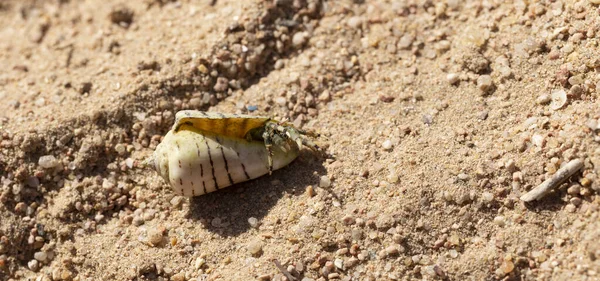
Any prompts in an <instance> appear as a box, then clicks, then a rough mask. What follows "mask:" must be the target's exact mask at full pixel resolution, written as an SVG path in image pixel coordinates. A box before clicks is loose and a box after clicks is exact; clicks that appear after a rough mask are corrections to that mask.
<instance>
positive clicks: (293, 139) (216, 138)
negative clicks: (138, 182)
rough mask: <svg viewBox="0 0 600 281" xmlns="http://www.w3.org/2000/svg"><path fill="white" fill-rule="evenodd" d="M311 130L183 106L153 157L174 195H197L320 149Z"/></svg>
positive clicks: (266, 172)
mask: <svg viewBox="0 0 600 281" xmlns="http://www.w3.org/2000/svg"><path fill="white" fill-rule="evenodd" d="M307 136H314V134H311V133H307V132H305V131H303V130H300V129H298V128H295V127H294V126H292V125H290V124H287V123H283V122H277V121H275V120H272V119H271V118H268V117H258V116H250V115H237V114H222V113H215V112H203V111H195V110H183V111H179V112H177V114H176V115H175V124H174V125H173V127H172V128H171V130H170V131H169V132H168V133H167V134H166V135H165V137H164V139H163V140H162V142H161V143H160V144H159V145H158V146H157V147H156V150H155V151H154V154H153V155H152V161H151V163H152V162H153V165H154V168H155V169H156V171H157V172H158V174H160V176H162V177H163V178H164V179H165V180H166V181H167V182H168V183H170V184H171V186H172V187H173V190H174V191H175V193H177V194H180V195H184V196H198V195H203V194H206V193H209V192H213V191H216V190H218V189H221V188H224V187H227V186H230V185H233V184H236V183H240V182H244V181H247V180H251V179H255V178H258V177H260V176H262V175H265V174H271V172H272V171H274V170H277V169H280V168H282V167H284V166H286V165H288V164H289V163H291V162H292V161H293V160H294V159H296V157H298V154H299V151H300V148H302V146H303V145H304V146H307V147H309V148H311V149H313V150H320V149H319V148H318V146H317V145H315V144H314V143H313V142H312V141H310V140H309V139H308V138H307Z"/></svg>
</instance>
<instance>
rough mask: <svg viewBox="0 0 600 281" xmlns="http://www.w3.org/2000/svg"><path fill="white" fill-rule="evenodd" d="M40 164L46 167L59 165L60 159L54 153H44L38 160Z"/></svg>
mask: <svg viewBox="0 0 600 281" xmlns="http://www.w3.org/2000/svg"><path fill="white" fill-rule="evenodd" d="M38 164H39V165H40V166H41V167H42V168H44V169H50V168H54V167H56V166H58V160H56V158H55V157H54V156H53V155H44V156H42V157H40V159H39V160H38Z"/></svg>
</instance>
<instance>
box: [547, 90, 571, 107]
mask: <svg viewBox="0 0 600 281" xmlns="http://www.w3.org/2000/svg"><path fill="white" fill-rule="evenodd" d="M551 97H552V101H551V102H550V108H552V110H559V109H561V108H562V107H563V106H565V104H567V92H565V90H563V89H559V90H554V91H552V95H551Z"/></svg>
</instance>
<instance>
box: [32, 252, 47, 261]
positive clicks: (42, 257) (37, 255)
mask: <svg viewBox="0 0 600 281" xmlns="http://www.w3.org/2000/svg"><path fill="white" fill-rule="evenodd" d="M33 258H34V259H36V260H38V261H40V262H45V261H46V259H48V254H46V252H35V253H34V254H33Z"/></svg>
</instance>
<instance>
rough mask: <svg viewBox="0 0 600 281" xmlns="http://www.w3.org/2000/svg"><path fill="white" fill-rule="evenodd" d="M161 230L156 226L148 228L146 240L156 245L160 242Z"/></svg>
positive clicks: (161, 237)
mask: <svg viewBox="0 0 600 281" xmlns="http://www.w3.org/2000/svg"><path fill="white" fill-rule="evenodd" d="M162 239H163V232H162V231H161V230H160V229H158V228H151V229H149V230H148V242H149V243H150V244H152V245H153V246H156V245H158V244H160V242H162Z"/></svg>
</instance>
